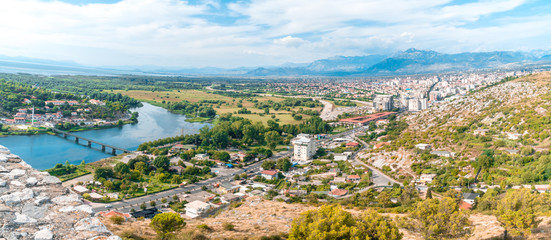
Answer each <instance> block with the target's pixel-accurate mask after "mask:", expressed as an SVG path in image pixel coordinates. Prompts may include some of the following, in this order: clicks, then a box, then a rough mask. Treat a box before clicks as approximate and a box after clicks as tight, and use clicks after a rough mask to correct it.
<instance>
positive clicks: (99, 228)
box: [75, 218, 109, 233]
mask: <svg viewBox="0 0 551 240" xmlns="http://www.w3.org/2000/svg"><path fill="white" fill-rule="evenodd" d="M75 230H77V231H90V232H98V233H108V232H109V230H107V227H105V225H103V223H101V222H100V220H99V219H97V218H83V219H81V220H80V221H78V222H77V223H76V224H75Z"/></svg>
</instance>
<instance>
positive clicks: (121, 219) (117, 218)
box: [109, 215, 124, 225]
mask: <svg viewBox="0 0 551 240" xmlns="http://www.w3.org/2000/svg"><path fill="white" fill-rule="evenodd" d="M109 220H111V222H112V223H114V224H117V225H121V224H122V223H123V222H124V217H122V216H118V215H115V216H111V217H110V218H109Z"/></svg>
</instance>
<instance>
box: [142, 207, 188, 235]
mask: <svg viewBox="0 0 551 240" xmlns="http://www.w3.org/2000/svg"><path fill="white" fill-rule="evenodd" d="M185 225H186V222H185V221H184V219H183V218H182V217H181V216H180V214H178V213H160V214H157V215H155V217H153V219H151V223H150V226H151V227H152V228H153V230H155V232H157V235H158V236H159V237H160V238H161V239H168V237H169V236H170V235H171V234H172V233H174V232H176V231H178V230H180V229H182V228H183V227H184V226H185Z"/></svg>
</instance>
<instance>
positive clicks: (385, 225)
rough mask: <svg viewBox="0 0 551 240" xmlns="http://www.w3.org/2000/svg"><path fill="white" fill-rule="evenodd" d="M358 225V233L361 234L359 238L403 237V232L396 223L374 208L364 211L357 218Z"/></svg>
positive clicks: (396, 239) (385, 239) (371, 239)
mask: <svg viewBox="0 0 551 240" xmlns="http://www.w3.org/2000/svg"><path fill="white" fill-rule="evenodd" d="M356 226H357V228H358V235H360V236H359V237H357V239H370V240H398V239H402V234H401V233H400V230H399V229H398V227H397V226H396V224H395V223H394V222H392V221H389V220H387V219H386V218H385V217H383V216H381V215H380V214H378V213H377V212H376V211H374V210H372V209H368V210H367V211H364V212H363V214H362V215H361V217H360V218H359V219H358V220H357V223H356Z"/></svg>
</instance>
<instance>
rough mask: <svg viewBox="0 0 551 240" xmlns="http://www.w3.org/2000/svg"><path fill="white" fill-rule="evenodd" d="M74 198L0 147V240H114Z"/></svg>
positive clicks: (56, 182)
mask: <svg viewBox="0 0 551 240" xmlns="http://www.w3.org/2000/svg"><path fill="white" fill-rule="evenodd" d="M91 214H92V208H91V207H90V206H88V205H85V204H83V202H82V201H81V200H80V198H79V196H78V195H77V194H73V193H71V192H70V191H69V190H68V189H67V188H64V187H62V186H61V182H60V181H59V180H58V179H57V178H56V177H53V176H50V175H49V174H48V173H44V172H40V171H37V170H35V169H33V168H32V167H31V166H30V165H28V164H27V163H25V162H24V161H23V160H21V159H20V158H19V157H18V156H16V155H13V154H11V153H10V151H9V150H8V149H7V148H5V147H3V146H0V239H9V240H11V239H35V240H38V239H40V240H46V239H94V240H116V239H120V238H119V237H117V236H114V235H113V234H112V233H111V232H110V231H109V230H108V229H107V228H106V227H105V226H104V225H103V224H102V223H101V222H100V221H99V220H98V219H97V218H95V217H92V215H91Z"/></svg>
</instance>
